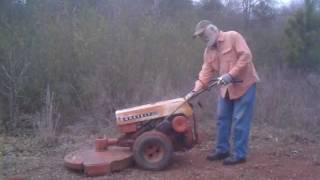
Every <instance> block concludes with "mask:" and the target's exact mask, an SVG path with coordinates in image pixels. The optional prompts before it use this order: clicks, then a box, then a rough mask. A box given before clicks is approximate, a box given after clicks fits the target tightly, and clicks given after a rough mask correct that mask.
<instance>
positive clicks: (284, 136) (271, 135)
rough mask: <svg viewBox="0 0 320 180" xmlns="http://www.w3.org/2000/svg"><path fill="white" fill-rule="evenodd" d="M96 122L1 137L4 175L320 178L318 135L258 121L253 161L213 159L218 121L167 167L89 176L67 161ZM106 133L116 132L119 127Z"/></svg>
mask: <svg viewBox="0 0 320 180" xmlns="http://www.w3.org/2000/svg"><path fill="white" fill-rule="evenodd" d="M95 128H96V126H89V125H88V124H87V125H81V126H80V125H79V126H78V127H76V126H75V125H74V126H71V127H69V129H68V128H66V129H67V130H66V131H65V132H64V133H62V134H61V135H60V136H59V137H58V138H57V139H56V140H52V142H49V143H48V142H47V143H43V142H42V141H40V140H39V139H38V138H30V137H4V136H3V137H1V138H0V144H1V149H0V150H1V151H0V152H1V154H0V157H1V162H0V165H1V171H2V172H1V173H0V179H45V180H50V179H62V180H64V179H66V180H69V179H115V180H116V179H131V180H135V179H137V180H143V179H155V180H156V179H181V180H186V179H210V180H212V179H223V180H224V179H245V180H251V179H252V180H260V179H261V180H263V179H297V180H301V179H310V180H316V179H320V143H319V141H318V140H317V138H316V137H315V136H310V135H308V134H307V133H298V132H292V131H290V130H281V129H275V128H271V127H270V126H266V125H259V126H257V125H255V126H254V127H253V129H252V133H251V141H250V153H249V156H248V159H247V162H246V163H244V164H240V165H235V166H224V165H222V162H221V161H217V162H209V161H207V160H206V155H207V153H208V152H209V151H210V150H211V149H212V147H213V144H214V135H213V134H214V126H211V125H210V126H207V125H206V124H205V123H204V124H203V125H202V126H201V127H200V130H201V131H200V132H201V134H200V138H201V143H200V144H198V145H197V146H195V147H194V148H193V149H192V150H190V151H188V152H183V153H182V152H180V153H176V154H175V156H174V159H173V163H172V165H171V166H170V167H168V168H167V169H166V170H163V171H145V170H141V169H139V168H138V167H135V166H133V167H130V168H128V169H125V170H123V171H121V172H115V173H112V174H109V175H106V176H101V177H94V178H88V177H86V176H85V175H84V174H83V173H81V172H74V171H69V170H67V169H65V168H64V166H63V157H64V155H65V154H67V153H68V152H71V151H74V150H76V149H79V148H83V147H90V146H93V141H94V139H95V137H96V136H97V135H98V134H99V133H100V134H101V132H96V131H95V130H94V129H95ZM107 129H108V131H103V133H105V134H107V135H109V136H111V135H113V136H115V135H114V134H115V133H116V130H115V129H116V128H114V127H109V128H107ZM210 132H212V133H210Z"/></svg>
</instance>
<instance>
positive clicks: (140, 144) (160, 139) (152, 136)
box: [133, 131, 173, 171]
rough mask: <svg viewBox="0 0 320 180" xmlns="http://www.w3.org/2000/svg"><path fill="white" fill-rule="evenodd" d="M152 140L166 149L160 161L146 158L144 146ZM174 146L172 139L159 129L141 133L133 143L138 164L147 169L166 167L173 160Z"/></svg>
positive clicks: (134, 156) (154, 169)
mask: <svg viewBox="0 0 320 180" xmlns="http://www.w3.org/2000/svg"><path fill="white" fill-rule="evenodd" d="M150 142H153V143H154V142H157V143H159V145H161V147H162V148H163V149H164V155H163V157H162V158H161V160H159V161H158V162H150V161H148V160H147V159H145V157H144V155H143V153H144V147H145V146H146V145H147V144H148V143H150ZM172 156H173V146H172V142H171V140H170V139H169V138H168V137H167V136H166V135H165V134H163V133H161V132H159V131H148V132H145V133H143V134H142V135H140V136H139V137H138V138H137V139H136V141H135V142H134V144H133V158H134V161H135V162H136V164H137V165H138V166H139V167H141V168H142V169H145V170H153V171H159V170H162V169H164V168H166V167H167V166H168V165H169V164H170V163H171V160H172Z"/></svg>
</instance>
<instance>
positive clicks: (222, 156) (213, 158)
mask: <svg viewBox="0 0 320 180" xmlns="http://www.w3.org/2000/svg"><path fill="white" fill-rule="evenodd" d="M229 156H230V154H229V152H225V153H218V152H210V153H209V154H208V156H207V160H209V161H217V160H222V159H225V158H227V157H229Z"/></svg>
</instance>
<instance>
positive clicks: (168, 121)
mask: <svg viewBox="0 0 320 180" xmlns="http://www.w3.org/2000/svg"><path fill="white" fill-rule="evenodd" d="M218 84H219V80H217V79H214V80H212V81H211V82H210V84H209V86H208V87H207V88H205V89H203V90H201V91H199V92H197V93H195V94H194V95H193V96H192V97H189V98H188V99H186V98H177V99H172V100H167V101H160V102H157V103H153V104H146V105H142V106H137V107H133V108H128V109H122V110H117V111H116V112H115V114H116V123H117V126H118V127H119V130H120V131H121V132H122V133H123V135H121V136H120V137H119V138H116V139H115V138H106V137H99V138H97V139H96V141H95V149H94V150H79V151H75V152H72V153H70V154H67V155H66V156H65V157H64V163H65V166H66V167H67V168H69V169H74V170H84V172H85V174H86V175H88V176H97V175H104V174H106V173H109V172H112V171H119V170H121V169H124V168H126V167H128V166H130V165H131V164H132V163H133V162H135V164H137V165H138V166H139V167H141V168H143V169H146V170H162V169H164V168H166V167H167V166H168V165H169V164H170V161H171V160H172V155H173V152H175V151H184V150H188V149H190V148H192V147H193V146H194V145H195V144H196V143H197V142H198V134H197V123H196V119H195V116H194V114H193V109H192V105H191V103H190V102H189V101H190V100H191V99H193V98H194V97H196V96H197V95H199V94H201V93H203V92H204V91H206V90H209V89H210V88H211V87H213V86H216V85H218Z"/></svg>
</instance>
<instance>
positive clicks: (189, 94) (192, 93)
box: [184, 90, 196, 100]
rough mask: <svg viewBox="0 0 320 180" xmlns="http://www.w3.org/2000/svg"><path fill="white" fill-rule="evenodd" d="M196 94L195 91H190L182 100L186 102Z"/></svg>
mask: <svg viewBox="0 0 320 180" xmlns="http://www.w3.org/2000/svg"><path fill="white" fill-rule="evenodd" d="M195 93H196V91H193V90H192V91H190V92H189V93H188V94H187V95H186V96H185V97H184V99H186V100H188V99H190V98H191V97H192V96H193V95H194V94H195Z"/></svg>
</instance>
